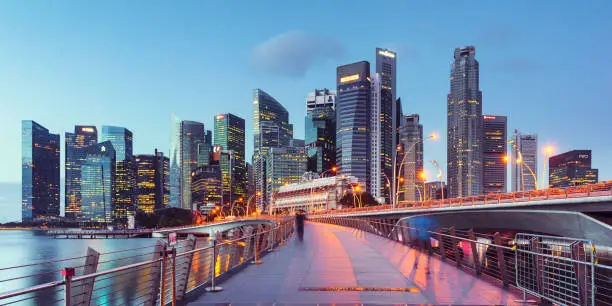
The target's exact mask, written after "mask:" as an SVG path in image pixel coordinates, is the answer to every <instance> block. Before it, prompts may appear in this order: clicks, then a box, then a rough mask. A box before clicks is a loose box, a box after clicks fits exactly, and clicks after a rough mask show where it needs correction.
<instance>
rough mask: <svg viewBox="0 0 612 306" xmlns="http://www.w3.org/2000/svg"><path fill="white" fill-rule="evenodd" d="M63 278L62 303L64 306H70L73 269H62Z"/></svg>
mask: <svg viewBox="0 0 612 306" xmlns="http://www.w3.org/2000/svg"><path fill="white" fill-rule="evenodd" d="M62 276H63V277H64V282H65V283H64V302H66V306H72V277H73V276H74V268H64V270H62Z"/></svg>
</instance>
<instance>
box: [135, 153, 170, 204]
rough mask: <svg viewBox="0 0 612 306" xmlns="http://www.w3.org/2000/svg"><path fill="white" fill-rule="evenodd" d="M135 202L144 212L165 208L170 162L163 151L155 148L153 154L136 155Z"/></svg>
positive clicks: (168, 191) (168, 192)
mask: <svg viewBox="0 0 612 306" xmlns="http://www.w3.org/2000/svg"><path fill="white" fill-rule="evenodd" d="M134 161H135V162H136V189H137V192H138V193H137V197H136V202H137V205H138V209H140V210H143V211H144V212H146V213H151V212H153V211H155V210H158V209H162V208H165V207H166V205H167V203H168V202H167V201H168V197H169V194H170V190H169V188H168V185H169V184H168V180H169V179H170V178H169V177H168V173H169V169H168V166H169V164H170V162H169V159H168V157H166V156H164V153H162V152H159V151H157V149H155V153H154V154H152V155H151V154H141V155H136V156H135V158H134Z"/></svg>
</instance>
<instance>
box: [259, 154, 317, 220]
mask: <svg viewBox="0 0 612 306" xmlns="http://www.w3.org/2000/svg"><path fill="white" fill-rule="evenodd" d="M265 160H266V189H267V190H266V204H268V203H271V201H272V197H273V196H274V194H275V193H276V192H277V191H278V189H279V188H280V187H281V186H283V185H287V184H292V183H297V182H299V181H300V180H301V178H302V175H304V172H306V163H307V160H308V159H307V157H306V154H305V152H304V148H295V147H284V148H270V150H269V151H268V152H266V156H265ZM269 209H270V207H268V205H266V206H264V207H263V210H265V211H269Z"/></svg>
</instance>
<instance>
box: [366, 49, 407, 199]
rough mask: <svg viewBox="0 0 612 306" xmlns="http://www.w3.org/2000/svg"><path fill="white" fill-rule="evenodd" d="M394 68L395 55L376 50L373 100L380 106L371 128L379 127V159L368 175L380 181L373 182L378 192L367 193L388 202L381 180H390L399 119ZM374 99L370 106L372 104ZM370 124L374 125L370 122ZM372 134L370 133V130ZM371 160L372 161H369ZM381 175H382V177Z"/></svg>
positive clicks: (383, 183) (383, 50) (384, 50)
mask: <svg viewBox="0 0 612 306" xmlns="http://www.w3.org/2000/svg"><path fill="white" fill-rule="evenodd" d="M396 66H397V54H396V53H395V52H393V51H391V50H387V49H381V48H376V74H378V75H380V83H379V87H378V88H377V89H376V90H377V91H378V92H377V93H376V94H377V95H378V96H379V99H377V100H376V102H377V103H379V104H380V106H379V107H377V109H379V110H380V112H379V113H378V114H377V117H378V120H377V122H375V123H374V124H377V125H379V126H380V127H379V129H378V132H379V133H380V145H379V146H378V149H379V150H378V152H377V156H380V158H379V159H378V162H379V163H380V167H376V169H377V170H378V171H377V172H376V173H372V175H376V176H378V177H380V178H379V179H378V180H376V181H377V182H380V183H379V184H378V185H377V186H372V187H376V188H377V189H378V191H374V190H373V189H372V190H371V191H370V193H372V195H374V196H375V197H379V196H382V197H385V198H388V197H389V195H388V190H389V189H388V188H387V187H386V179H385V178H384V177H383V176H384V175H386V176H387V177H392V176H393V159H394V158H395V154H394V153H395V147H396V141H397V138H396V132H397V130H396V128H397V122H398V121H399V120H401V118H398V117H396V112H397V104H396V85H395V84H396V78H397V76H396ZM374 101H375V100H374V99H373V100H372V103H374ZM372 122H374V121H372ZM372 130H373V129H372ZM373 160H374V159H373ZM383 173H384V174H383Z"/></svg>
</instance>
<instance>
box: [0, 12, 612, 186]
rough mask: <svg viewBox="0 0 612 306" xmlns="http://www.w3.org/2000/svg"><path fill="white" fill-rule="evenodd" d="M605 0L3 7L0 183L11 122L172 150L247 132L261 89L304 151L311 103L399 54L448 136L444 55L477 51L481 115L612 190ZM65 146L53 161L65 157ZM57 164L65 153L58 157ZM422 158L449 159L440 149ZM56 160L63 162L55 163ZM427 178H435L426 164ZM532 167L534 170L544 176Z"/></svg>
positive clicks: (411, 107)
mask: <svg viewBox="0 0 612 306" xmlns="http://www.w3.org/2000/svg"><path fill="white" fill-rule="evenodd" d="M611 11H612V2H610V1H584V2H580V3H579V2H576V1H552V0H549V1H421V2H417V1H382V2H372V1H367V2H366V1H308V2H303V1H302V2H295V1H261V2H260V1H258V2H257V3H254V1H216V2H214V1H175V2H168V1H114V0H112V1H61V0H60V1H8V0H7V1H0V105H1V106H2V107H1V110H2V111H0V130H1V131H2V133H1V134H0V137H1V139H0V143H2V144H3V147H2V150H0V169H3V170H2V171H1V172H0V182H19V181H20V180H21V167H20V162H21V159H20V137H21V135H20V122H21V120H22V119H33V120H35V121H37V122H39V123H40V124H42V125H44V126H45V127H47V128H49V129H50V130H51V131H52V132H55V133H61V134H62V142H63V134H64V132H66V131H71V130H72V129H73V126H74V125H75V124H94V125H97V126H100V125H103V124H108V125H118V126H124V127H127V128H129V129H130V130H131V131H132V132H133V133H134V152H135V153H136V154H141V153H151V152H152V151H153V149H154V148H155V147H157V148H159V149H160V150H161V151H163V152H167V151H168V147H169V137H170V136H169V132H170V116H171V113H172V112H175V113H176V114H177V115H178V116H179V117H181V118H182V119H189V120H197V121H203V122H204V123H205V124H206V126H207V128H212V123H213V116H214V115H215V114H217V113H225V112H231V113H234V114H237V115H239V116H241V117H243V118H245V119H246V121H247V129H248V131H247V150H248V151H251V150H252V132H251V129H252V120H253V119H252V104H251V99H252V91H253V89H254V88H262V89H264V90H265V91H266V92H268V93H270V94H271V95H273V96H274V97H276V98H277V99H278V100H279V101H280V102H281V103H282V104H283V105H285V107H286V108H287V109H288V110H289V111H290V118H291V121H292V123H294V125H295V132H296V133H295V134H296V137H299V138H302V137H303V129H304V126H303V125H304V124H303V120H304V119H303V116H304V115H305V110H304V104H305V102H304V101H305V97H306V95H307V93H308V92H309V91H312V90H313V89H315V88H323V87H328V88H334V87H335V68H336V66H339V65H342V64H346V63H350V62H354V61H359V60H369V61H370V62H372V63H373V62H374V55H375V48H376V47H383V48H390V49H394V50H396V51H397V52H398V70H397V73H398V80H397V93H398V95H399V96H400V97H401V98H402V101H403V108H404V112H405V113H419V114H420V115H421V120H422V123H423V125H424V130H425V132H426V133H430V132H432V131H436V132H440V135H441V136H443V137H444V136H445V131H446V94H447V93H448V89H449V80H448V76H449V69H450V64H451V62H452V56H453V48H455V47H459V46H463V45H475V46H476V57H477V59H478V60H479V61H480V67H481V75H480V81H481V83H480V84H481V90H482V92H483V109H484V112H485V113H490V114H498V115H507V116H508V117H509V132H510V131H512V130H513V129H515V128H518V129H519V130H521V131H523V132H529V133H537V134H538V135H539V138H540V144H541V145H542V147H543V145H545V144H551V145H553V146H554V147H555V149H556V151H557V152H560V151H565V150H570V149H583V148H590V149H592V150H593V163H594V167H597V168H599V169H600V179H612V164H611V163H610V162H607V157H609V156H611V155H612V140H610V138H609V137H608V136H607V133H608V132H609V131H610V128H611V127H612V123H610V122H611V121H610V118H609V117H610V114H612V112H611V107H610V106H609V105H610V91H609V89H610V88H611V87H612V72H611V70H610V67H612V57H611V56H610V50H611V49H612V48H611V47H612V40H610V33H612V13H610V12H611ZM63 149H64V148H63V146H62V151H63ZM62 156H63V154H62ZM425 158H426V160H431V159H436V160H438V161H439V162H440V164H444V163H445V160H446V140H445V139H444V138H443V139H442V141H440V142H437V143H427V144H426V146H425ZM62 160H63V157H62ZM427 167H428V168H427V171H428V172H430V173H433V172H434V169H433V167H431V165H429V164H428V165H427ZM540 169H541V166H540Z"/></svg>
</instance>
